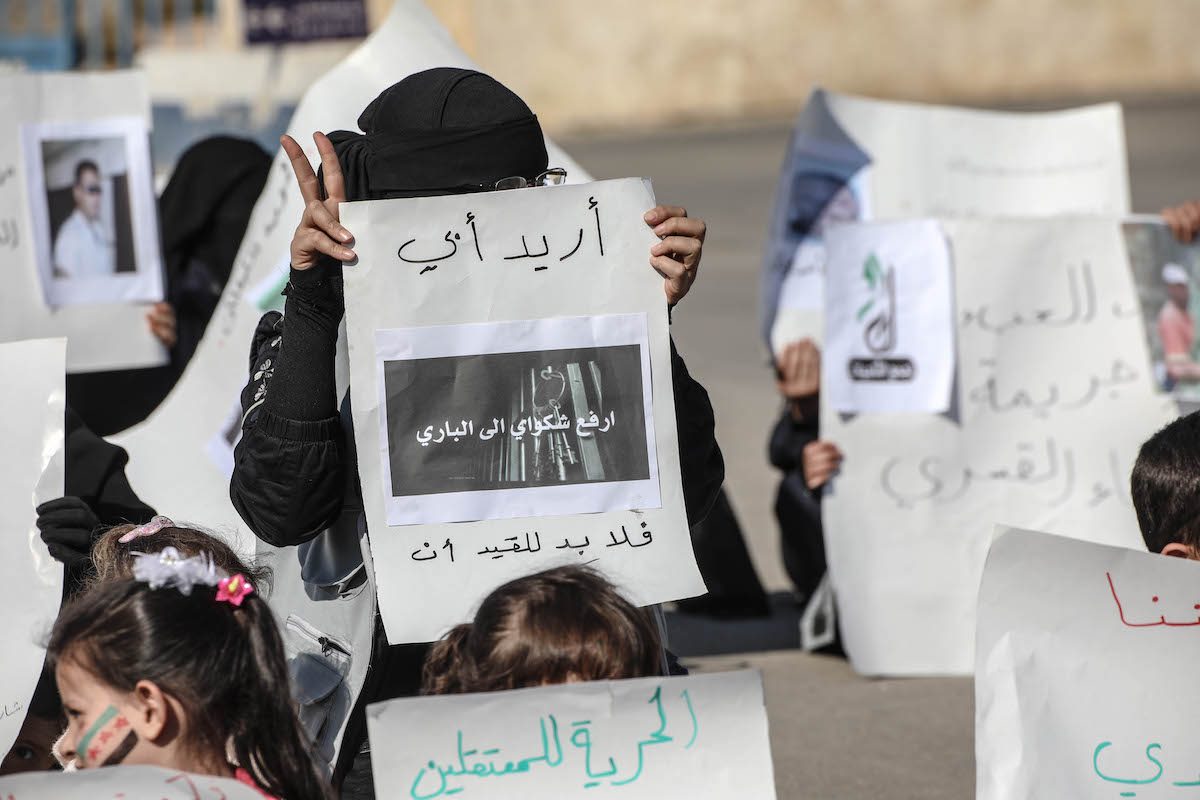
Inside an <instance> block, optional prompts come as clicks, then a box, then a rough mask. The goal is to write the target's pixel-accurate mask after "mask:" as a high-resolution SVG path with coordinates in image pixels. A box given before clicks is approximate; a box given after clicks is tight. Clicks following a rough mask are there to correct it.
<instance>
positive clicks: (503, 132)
mask: <svg viewBox="0 0 1200 800" xmlns="http://www.w3.org/2000/svg"><path fill="white" fill-rule="evenodd" d="M358 126H359V128H361V129H362V131H363V132H362V133H355V132H352V131H334V132H333V133H331V134H329V139H330V141H332V142H333V145H334V149H335V150H336V151H337V155H338V161H339V162H340V163H341V166H342V174H343V176H344V177H345V182H346V199H347V200H378V199H383V198H389V197H416V196H423V195H437V194H455V193H458V192H471V191H479V190H480V189H481V188H484V187H491V186H492V185H493V184H495V183H496V182H497V181H499V180H501V179H503V178H509V177H514V176H518V175H519V176H522V177H525V178H533V177H534V176H536V175H537V174H538V173H540V172H542V171H543V170H545V169H546V165H547V160H548V159H547V155H546V143H545V139H544V138H543V136H542V128H541V126H540V125H539V124H538V121H537V117H536V116H534V114H533V112H532V111H530V110H529V106H527V105H526V104H525V102H524V101H523V100H521V98H519V97H517V96H516V95H515V94H514V93H513V92H512V91H511V90H509V89H507V88H505V87H504V86H503V85H502V84H501V83H500V82H498V81H496V80H495V79H494V78H491V77H489V76H487V75H484V74H483V73H481V72H476V71H474V70H467V69H458V68H455V67H438V68H436V69H429V70H425V71H424V72H418V73H416V74H413V75H410V76H408V77H407V78H405V79H404V80H402V81H400V82H399V83H396V84H393V85H392V86H390V87H388V88H387V89H385V90H384V91H383V93H382V94H380V95H379V96H378V97H376V98H375V99H374V100H373V101H371V104H370V105H368V106H367V107H366V109H365V110H364V111H363V113H362V114H361V115H360V116H359V118H358ZM322 177H323V176H322ZM322 185H324V184H323V182H322Z"/></svg>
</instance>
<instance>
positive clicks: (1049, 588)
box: [975, 528, 1200, 800]
mask: <svg viewBox="0 0 1200 800" xmlns="http://www.w3.org/2000/svg"><path fill="white" fill-rule="evenodd" d="M1198 583H1200V565H1197V564H1195V563H1193V562H1189V561H1185V560H1183V559H1175V558H1168V557H1165V556H1160V555H1154V554H1150V553H1144V552H1142V553H1138V552H1134V551H1132V550H1127V549H1124V548H1118V547H1105V546H1100V545H1096V544H1090V543H1086V542H1080V541H1075V540H1072V539H1065V538H1061V537H1058V536H1050V535H1047V534H1044V533H1033V532H1030V531H1023V530H1013V529H1004V528H1001V530H999V531H998V533H997V537H996V539H995V542H994V543H993V544H992V548H991V552H990V553H989V555H988V559H987V566H986V567H985V569H984V573H983V582H982V584H981V586H980V589H979V635H978V644H977V648H976V659H977V660H976V670H975V719H976V722H975V726H976V727H975V730H976V740H975V752H976V760H977V770H978V773H977V774H978V778H977V794H976V797H977V798H979V800H1026V799H1028V800H1035V798H1037V799H1038V800H1040V798H1046V797H1095V798H1112V800H1119V799H1120V798H1131V797H1137V798H1144V799H1146V800H1150V799H1152V798H1178V797H1189V796H1191V795H1194V794H1195V793H1196V792H1197V790H1198V789H1200V742H1198V741H1197V740H1196V735H1195V720H1194V719H1193V717H1192V714H1191V710H1192V709H1194V708H1196V707H1197V704H1198V703H1200V687H1197V686H1196V683H1195V681H1193V680H1191V675H1192V674H1193V672H1194V670H1195V665H1196V664H1197V663H1198V662H1200V603H1197V600H1200V592H1197V584H1198Z"/></svg>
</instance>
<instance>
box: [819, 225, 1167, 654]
mask: <svg viewBox="0 0 1200 800" xmlns="http://www.w3.org/2000/svg"><path fill="white" fill-rule="evenodd" d="M870 227H871V225H869V224H868V225H864V226H862V230H863V231H864V232H865V231H867V230H869V228H870ZM942 228H943V230H944V232H945V233H946V236H947V237H948V239H949V241H950V249H951V252H952V254H953V259H954V286H955V306H956V317H957V318H956V323H955V338H956V341H957V347H958V358H957V363H958V370H957V377H956V387H955V390H954V394H953V403H952V406H951V409H950V410H949V411H947V412H946V413H945V414H940V415H935V414H928V415H925V414H867V415H860V416H856V417H853V418H850V419H846V418H842V417H840V416H839V415H838V414H837V413H836V411H835V410H834V409H833V408H832V407H830V405H829V399H828V398H826V399H825V407H824V408H823V410H822V414H821V436H822V438H825V439H828V440H830V441H832V442H834V443H835V444H837V446H838V447H839V448H840V449H841V450H842V452H843V453H844V454H845V460H844V462H843V463H842V466H841V469H840V472H839V474H838V475H837V477H836V478H835V479H834V480H833V482H832V484H831V486H830V489H829V490H828V491H827V493H826V495H825V498H824V502H823V504H822V514H823V518H824V524H825V543H826V550H827V556H828V559H829V566H830V573H831V576H832V579H833V584H834V588H835V590H836V594H837V599H838V612H839V614H838V616H839V622H840V624H841V629H842V634H843V640H844V642H845V645H846V650H847V652H848V653H849V655H850V658H851V661H852V663H853V665H854V667H855V669H856V670H858V671H859V672H861V673H864V674H871V675H878V674H889V675H920V674H968V673H970V671H971V669H972V667H973V664H974V660H973V642H974V635H975V632H974V621H975V616H974V614H975V594H976V590H977V588H978V585H979V575H980V572H981V570H982V568H983V562H984V557H985V554H986V551H987V546H988V541H989V537H990V532H991V527H992V525H993V524H995V523H1004V524H1010V525H1017V526H1023V527H1031V528H1048V529H1053V530H1056V531H1058V532H1060V533H1063V534H1065V535H1070V536H1074V537H1077V538H1081V539H1087V540H1091V541H1095V542H1101V543H1106V544H1114V545H1123V546H1129V547H1140V546H1141V543H1140V538H1139V536H1138V533H1137V523H1136V521H1135V519H1134V514H1133V509H1132V506H1131V504H1130V500H1129V495H1128V485H1129V471H1130V468H1131V467H1132V464H1133V460H1134V458H1135V456H1136V455H1137V451H1138V448H1139V447H1140V446H1141V444H1142V442H1143V441H1145V439H1147V438H1148V437H1149V436H1150V435H1151V434H1152V433H1153V432H1154V431H1155V430H1157V429H1158V428H1159V427H1161V426H1162V425H1164V424H1165V423H1166V422H1168V421H1170V419H1172V418H1173V416H1174V409H1173V405H1172V403H1171V402H1170V400H1169V398H1166V397H1164V396H1163V395H1161V394H1160V393H1158V391H1157V390H1156V388H1155V386H1154V382H1153V380H1152V377H1151V370H1150V363H1149V357H1148V354H1147V350H1146V343H1145V338H1144V336H1143V335H1142V321H1141V317H1140V314H1139V313H1138V304H1137V300H1136V297H1135V295H1134V290H1133V283H1132V280H1131V277H1130V273H1129V269H1128V266H1127V263H1126V260H1125V257H1124V245H1123V244H1122V240H1121V229H1120V221H1119V220H1118V219H1114V218H1074V219H1062V220H1025V221H1020V220H993V221H990V222H983V221H966V220H962V221H955V222H949V221H945V222H943V223H942ZM825 367H826V369H825V371H824V374H823V381H824V382H825V383H826V385H828V383H829V382H830V381H832V380H833V376H831V375H829V370H832V369H838V368H840V367H838V366H837V365H834V364H833V363H832V362H831V361H829V360H826V361H825Z"/></svg>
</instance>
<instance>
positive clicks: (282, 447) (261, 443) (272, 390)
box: [229, 268, 725, 547]
mask: <svg viewBox="0 0 1200 800" xmlns="http://www.w3.org/2000/svg"><path fill="white" fill-rule="evenodd" d="M318 272H319V268H318V269H313V270H308V271H307V273H308V274H306V273H303V272H301V273H298V272H296V271H293V273H292V283H291V284H290V285H289V287H288V290H287V294H288V298H287V301H286V305H285V311H286V314H287V319H288V323H289V324H288V326H287V333H286V336H285V326H284V319H283V317H281V316H280V315H279V314H278V313H276V312H270V313H268V314H266V315H264V316H263V318H262V319H261V320H260V321H259V324H258V328H257V330H256V331H255V336H254V343H253V345H252V347H251V352H250V381H249V383H248V384H247V385H246V388H245V389H244V390H243V392H242V411H243V415H244V416H243V421H242V439H241V441H240V442H239V443H238V445H237V447H236V449H235V452H234V469H233V477H232V479H231V481H230V486H229V492H230V498H231V499H232V501H233V505H234V507H235V508H236V509H237V511H238V513H239V514H240V515H241V517H242V519H243V520H245V521H246V524H247V525H248V526H249V527H250V529H251V530H252V531H254V533H255V535H256V536H258V537H259V538H260V539H262V540H263V541H265V542H267V543H269V544H272V545H274V546H276V547H284V546H288V545H298V544H302V543H304V542H306V541H308V540H309V539H312V538H313V537H315V536H316V535H317V534H319V533H320V532H321V531H322V530H324V529H325V528H326V527H328V526H329V525H330V524H331V523H332V522H333V521H334V520H335V519H336V518H337V516H338V515H339V514H340V513H341V511H342V509H343V507H344V506H345V505H346V503H347V500H349V501H350V502H357V498H346V497H345V494H346V491H347V490H346V485H347V481H346V471H347V470H353V469H356V467H355V465H354V464H353V463H349V462H350V461H351V460H352V459H351V458H350V457H349V455H348V453H349V448H348V446H347V442H346V441H345V438H346V434H345V432H344V428H343V425H342V424H341V421H340V419H339V414H338V411H337V408H336V406H335V404H334V403H335V389H334V383H333V380H334V378H333V361H332V359H333V346H334V342H335V337H336V331H337V324H338V320H339V319H340V317H341V310H342V309H341V296H340V275H338V274H336V273H334V272H332V271H330V272H327V273H325V274H323V275H321V274H317V273H318ZM285 339H286V344H285ZM671 374H672V380H673V383H674V388H675V416H676V420H677V425H678V430H679V456H680V458H679V461H680V468H681V472H682V482H683V494H684V502H685V505H686V507H687V516H688V524H689V525H695V524H696V523H698V522H699V521H700V520H702V519H704V517H705V516H706V515H707V514H708V512H709V509H711V508H712V505H713V503H714V502H715V500H716V497H717V493H718V492H719V491H720V488H721V483H722V482H723V481H724V478H725V462H724V459H723V458H722V456H721V450H720V448H719V447H718V446H717V442H716V435H715V422H714V419H713V410H712V404H711V403H710V402H709V399H708V393H707V392H706V391H705V390H704V387H703V386H701V385H700V384H699V383H697V382H696V381H695V379H693V378H692V376H691V375H690V374H689V373H688V370H687V367H686V366H685V365H684V363H683V359H682V358H680V356H679V354H678V352H676V350H675V345H674V342H672V344H671ZM280 392H286V394H287V395H288V396H287V397H277V396H274V395H275V394H277V393H280ZM300 395H303V396H300ZM297 417H307V418H297ZM356 483H357V481H354V482H352V485H353V484H356Z"/></svg>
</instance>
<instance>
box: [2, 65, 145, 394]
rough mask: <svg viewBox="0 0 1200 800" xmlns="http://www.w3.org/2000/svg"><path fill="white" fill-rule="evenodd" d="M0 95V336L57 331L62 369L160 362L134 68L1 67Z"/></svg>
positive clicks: (141, 105) (139, 89) (140, 94)
mask: <svg viewBox="0 0 1200 800" xmlns="http://www.w3.org/2000/svg"><path fill="white" fill-rule="evenodd" d="M0 98H3V100H0V105H2V106H3V108H4V113H3V114H0V120H2V121H0V188H3V189H4V190H5V191H3V192H0V253H3V254H4V261H5V263H6V264H7V265H9V267H11V269H9V270H8V274H7V277H6V280H5V290H4V296H3V301H2V303H3V310H4V313H3V314H2V315H0V341H15V340H18V339H28V338H31V337H47V336H65V337H67V340H68V343H67V369H68V371H70V372H92V371H97V370H106V369H121V368H126V367H150V366H158V365H161V364H165V363H166V362H167V351H166V349H165V348H164V347H163V346H162V344H161V343H160V342H159V341H158V340H157V339H155V338H154V336H153V334H151V332H150V327H149V325H148V324H147V323H146V319H145V314H146V309H147V304H149V303H152V302H155V301H158V300H161V299H162V297H163V287H162V280H163V279H162V259H161V256H160V255H159V243H158V221H157V220H158V217H157V206H156V203H155V199H154V189H153V176H152V175H151V171H150V142H149V130H150V99H149V95H148V93H147V89H146V80H145V76H144V75H142V74H141V73H138V72H126V71H117V72H109V73H80V72H73V73H36V72H31V73H16V74H9V75H4V76H0ZM100 331H102V332H103V335H97V332H100Z"/></svg>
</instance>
